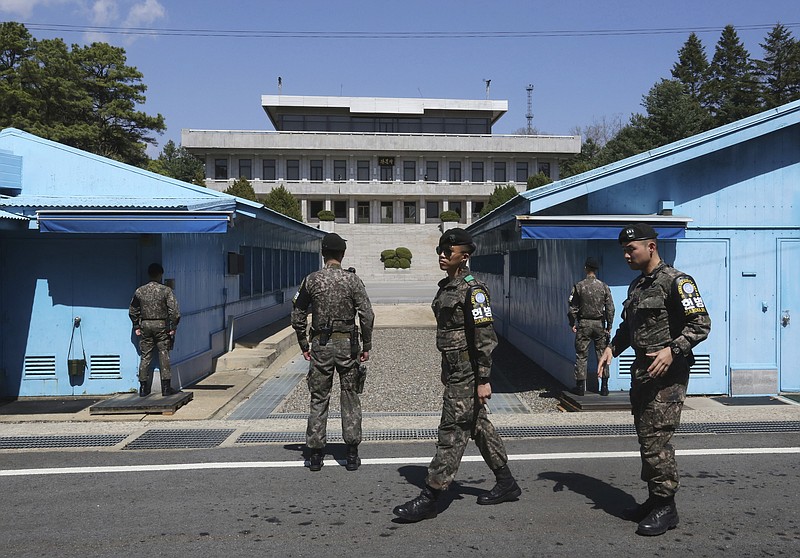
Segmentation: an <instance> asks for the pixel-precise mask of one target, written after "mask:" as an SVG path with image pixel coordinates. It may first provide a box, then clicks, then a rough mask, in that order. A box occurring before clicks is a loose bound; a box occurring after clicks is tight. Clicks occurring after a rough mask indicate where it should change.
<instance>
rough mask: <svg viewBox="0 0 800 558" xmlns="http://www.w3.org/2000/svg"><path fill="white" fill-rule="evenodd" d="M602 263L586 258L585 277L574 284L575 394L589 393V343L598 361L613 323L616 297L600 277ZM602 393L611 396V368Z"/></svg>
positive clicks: (571, 320) (571, 301) (605, 375)
mask: <svg viewBox="0 0 800 558" xmlns="http://www.w3.org/2000/svg"><path fill="white" fill-rule="evenodd" d="M598 269H600V264H598V263H597V260H595V259H594V258H592V257H589V258H586V263H585V264H584V265H583V272H584V273H585V274H586V278H585V279H583V280H582V281H578V282H577V283H575V285H573V287H572V292H571V293H570V295H569V312H568V313H567V316H568V317H569V325H570V327H571V328H572V333H574V334H575V388H574V389H573V390H572V393H574V394H576V395H584V394H585V393H586V360H587V357H588V356H589V343H594V351H595V353H596V354H597V360H598V361H599V360H600V356H601V355H602V354H603V351H604V350H605V349H606V345H608V340H609V335H610V333H611V324H612V323H613V322H614V300H613V299H612V298H611V289H609V288H608V285H606V284H605V283H603V282H602V281H601V280H600V279H598V278H597V270H598ZM600 378H601V386H600V395H608V367H605V368H604V369H603V372H602V375H601V376H600Z"/></svg>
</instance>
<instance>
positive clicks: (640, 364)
mask: <svg viewBox="0 0 800 558" xmlns="http://www.w3.org/2000/svg"><path fill="white" fill-rule="evenodd" d="M657 236H658V233H656V231H655V230H653V227H651V226H650V225H648V224H646V223H637V224H632V225H628V226H626V227H625V228H624V229H622V231H621V232H620V234H619V243H620V244H621V245H622V250H623V252H624V255H625V261H626V262H627V264H628V266H629V267H630V268H631V269H634V270H637V271H641V272H642V273H641V275H639V276H638V277H637V278H636V279H634V280H633V282H632V283H631V284H630V286H629V287H628V298H627V299H626V300H625V302H624V303H623V305H622V306H623V311H622V323H621V324H620V325H619V328H618V329H617V331H616V333H615V335H614V338H613V339H612V340H611V343H610V345H609V346H608V347H606V350H605V351H604V352H603V356H602V357H601V358H600V362H599V363H598V366H597V370H598V373H599V372H600V369H601V368H602V367H604V366H608V365H609V364H610V363H611V360H612V359H613V358H614V357H615V356H619V354H620V353H621V352H622V351H624V350H625V349H627V348H628V347H632V348H633V350H634V351H635V353H636V358H635V360H634V361H633V364H632V365H631V391H630V398H631V412H632V413H633V422H634V426H635V427H636V434H637V436H638V438H639V452H640V453H641V459H642V475H641V476H642V480H643V481H645V482H646V483H647V489H648V498H647V500H646V501H645V502H644V503H642V504H640V505H638V506H636V507H635V508H631V509H629V510H626V515H627V517H628V518H630V519H632V520H634V521H637V522H638V523H639V525H638V528H637V530H636V532H637V533H638V534H640V535H661V534H663V533H666V532H667V531H668V530H669V529H673V528H675V527H676V526H677V525H678V510H677V508H676V506H675V493H676V492H677V490H678V487H679V484H680V483H679V477H678V465H677V463H676V462H675V450H674V449H673V447H672V445H671V444H670V439H671V438H672V435H673V434H674V433H675V430H676V429H677V428H678V425H679V424H680V418H681V410H682V408H683V402H684V400H685V399H686V388H687V386H688V384H689V368H690V367H691V366H692V364H694V355H693V354H692V348H693V347H694V346H695V345H697V344H698V343H700V342H701V341H703V340H704V339H705V338H706V337H708V334H709V332H710V331H711V319H710V318H709V316H708V312H707V311H706V306H705V303H704V302H703V298H702V297H701V296H700V291H699V290H698V289H697V284H696V283H695V281H694V279H692V277H691V276H689V275H687V274H685V273H683V272H681V271H678V270H677V269H675V268H673V267H672V266H670V265H667V264H666V263H664V262H663V261H662V260H661V257H660V256H659V255H658V244H657V241H656V237H657Z"/></svg>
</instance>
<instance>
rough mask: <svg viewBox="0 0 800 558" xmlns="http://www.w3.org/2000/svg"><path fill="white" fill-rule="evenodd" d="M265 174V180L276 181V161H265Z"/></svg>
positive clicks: (263, 176)
mask: <svg viewBox="0 0 800 558" xmlns="http://www.w3.org/2000/svg"><path fill="white" fill-rule="evenodd" d="M263 166H264V174H263V175H262V178H263V179H264V180H275V179H276V178H277V172H276V167H275V159H264V165H263Z"/></svg>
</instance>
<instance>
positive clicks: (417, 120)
mask: <svg viewBox="0 0 800 558" xmlns="http://www.w3.org/2000/svg"><path fill="white" fill-rule="evenodd" d="M276 128H277V129H278V130H281V131H288V132H367V133H370V132H380V133H389V134H491V133H492V126H491V123H490V121H489V119H488V118H464V117H429V116H426V117H409V118H405V117H369V116H326V115H316V114H308V115H300V114H282V115H280V116H278V117H277V126H276Z"/></svg>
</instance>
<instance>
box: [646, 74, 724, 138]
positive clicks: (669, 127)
mask: <svg viewBox="0 0 800 558" xmlns="http://www.w3.org/2000/svg"><path fill="white" fill-rule="evenodd" d="M642 106H644V108H645V110H646V111H647V118H646V119H645V123H644V124H645V127H646V128H647V130H648V131H649V134H650V137H649V140H650V142H651V143H652V147H660V146H662V145H666V144H668V143H672V142H673V141H678V140H681V139H684V138H688V137H689V136H693V135H695V134H699V133H700V132H704V131H705V130H708V129H709V128H711V127H712V122H711V115H710V114H709V113H708V111H707V110H706V109H705V108H703V107H702V106H701V105H700V102H699V101H698V100H697V98H696V97H694V96H693V95H691V94H690V93H688V92H687V91H686V88H685V86H684V84H682V83H681V82H679V81H676V80H667V79H664V80H661V82H660V83H657V84H656V85H654V86H653V87H652V88H651V89H650V91H649V92H648V93H647V95H646V96H645V97H644V99H643V101H642Z"/></svg>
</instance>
